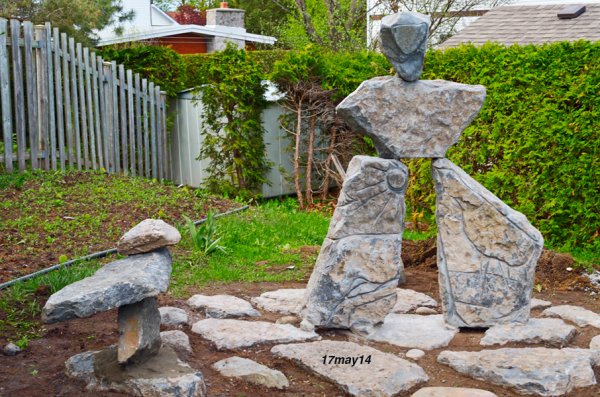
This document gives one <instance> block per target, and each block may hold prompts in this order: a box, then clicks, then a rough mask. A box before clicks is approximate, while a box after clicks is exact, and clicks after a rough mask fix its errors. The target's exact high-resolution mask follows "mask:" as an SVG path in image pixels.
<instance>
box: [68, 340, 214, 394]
mask: <svg viewBox="0 0 600 397" xmlns="http://www.w3.org/2000/svg"><path fill="white" fill-rule="evenodd" d="M65 365H66V367H67V371H66V372H67V376H69V377H70V378H73V379H77V380H80V381H82V382H85V383H86V389H87V390H88V391H89V393H90V394H89V395H98V393H94V392H105V391H116V392H120V393H125V394H127V395H130V396H136V397H157V396H160V397H205V396H206V395H207V394H206V385H205V384H204V377H203V376H202V373H201V372H199V371H196V370H194V369H193V368H191V367H190V366H189V365H187V364H185V363H184V362H182V361H180V360H179V359H178V358H177V355H176V354H175V352H174V351H173V350H172V349H171V348H169V347H163V348H161V349H160V351H159V352H158V354H157V355H155V356H153V357H152V358H150V359H149V360H148V361H145V362H144V363H141V364H135V365H126V366H123V365H120V364H119V363H118V362H117V348H116V347H115V346H112V347H109V348H107V349H105V350H102V351H91V352H85V353H81V354H77V355H75V356H73V357H71V358H69V359H68V360H67V362H66V363H65Z"/></svg>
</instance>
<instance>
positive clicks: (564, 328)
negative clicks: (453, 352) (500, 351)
mask: <svg viewBox="0 0 600 397" xmlns="http://www.w3.org/2000/svg"><path fill="white" fill-rule="evenodd" d="M576 333H577V329H576V328H575V327H573V326H571V325H568V324H565V322H564V321H562V320H560V319H558V318H531V319H529V321H528V322H527V323H526V324H502V325H495V326H493V327H491V328H490V329H488V330H487V331H486V332H485V335H484V336H483V338H482V339H481V342H480V344H481V345H482V346H492V345H505V344H507V343H510V342H519V343H547V344H549V345H552V346H557V347H562V346H566V345H567V344H568V343H569V342H570V341H571V339H573V338H574V337H575V334H576Z"/></svg>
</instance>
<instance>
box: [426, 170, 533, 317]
mask: <svg viewBox="0 0 600 397" xmlns="http://www.w3.org/2000/svg"><path fill="white" fill-rule="evenodd" d="M432 172H433V180H434V182H435V189H436V193H437V203H436V204H437V208H436V220H437V225H438V238H437V247H438V248H437V249H438V254H437V257H438V269H439V285H440V296H441V298H442V307H443V310H444V315H445V316H446V321H447V322H448V323H449V324H452V325H455V326H459V327H489V326H493V325H496V324H505V323H512V322H518V323H525V322H527V320H528V318H529V310H530V309H529V307H530V306H529V304H530V299H531V293H532V290H533V280H534V273H535V265H536V263H537V260H538V257H539V255H540V253H541V251H542V247H543V245H544V239H543V238H542V235H541V234H540V232H539V231H538V230H537V229H536V228H534V227H533V226H532V225H531V224H530V223H529V221H528V220H527V218H526V217H525V216H524V215H523V214H521V213H520V212H517V211H515V210H513V209H512V208H510V207H509V206H507V205H506V204H504V203H503V202H502V201H501V200H500V199H498V198H497V197H496V196H494V195H493V194H492V193H491V192H489V191H488V190H487V189H485V188H484V187H483V186H481V185H480V184H479V183H477V182H476V181H475V180H474V179H473V178H471V177H470V176H469V175H467V174H466V173H465V172H464V171H463V170H462V169H460V168H459V167H457V166H456V165H454V164H453V163H452V162H451V161H449V160H447V159H436V160H434V161H433V163H432Z"/></svg>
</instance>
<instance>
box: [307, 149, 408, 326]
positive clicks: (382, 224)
mask: <svg viewBox="0 0 600 397" xmlns="http://www.w3.org/2000/svg"><path fill="white" fill-rule="evenodd" d="M407 181H408V171H407V169H406V166H405V165H404V164H402V163H401V162H399V161H397V160H385V159H379V158H374V157H367V156H356V157H354V158H353V159H352V161H351V162H350V165H349V166H348V172H347V174H346V180H345V181H344V184H343V186H342V191H341V193H340V197H339V199H338V205H337V207H336V209H335V212H334V214H333V217H332V219H331V222H330V225H329V231H328V233H327V237H326V238H325V241H324V242H323V245H322V246H321V252H320V253H319V256H318V258H317V263H316V265H315V268H314V270H313V273H312V275H311V277H310V280H309V282H308V285H307V287H306V294H305V301H304V302H305V304H304V307H303V309H302V312H301V316H302V318H303V319H304V322H305V323H306V322H308V323H310V324H313V325H314V326H316V327H321V328H350V329H353V330H355V331H358V332H369V331H370V329H371V328H372V327H373V325H375V324H378V323H380V322H382V321H383V318H384V317H385V316H386V315H387V314H388V313H389V312H390V310H392V308H393V307H394V304H395V303H396V287H397V285H398V283H399V282H401V281H404V265H403V264H402V259H401V246H402V231H403V229H404V213H405V207H404V192H405V191H406V185H407Z"/></svg>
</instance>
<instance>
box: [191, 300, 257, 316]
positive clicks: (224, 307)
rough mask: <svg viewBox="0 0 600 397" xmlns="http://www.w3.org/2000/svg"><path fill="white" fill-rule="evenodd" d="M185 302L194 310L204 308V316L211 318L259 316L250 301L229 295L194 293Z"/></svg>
mask: <svg viewBox="0 0 600 397" xmlns="http://www.w3.org/2000/svg"><path fill="white" fill-rule="evenodd" d="M187 304H188V305H190V306H191V307H192V308H194V309H196V310H201V311H202V310H204V313H205V314H206V317H212V318H238V317H259V316H260V312H259V311H258V310H256V309H255V308H253V307H252V305H251V304H250V302H248V301H245V300H244V299H242V298H238V297H237V296H231V295H212V296H209V295H194V296H192V297H191V298H190V299H188V300H187Z"/></svg>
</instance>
